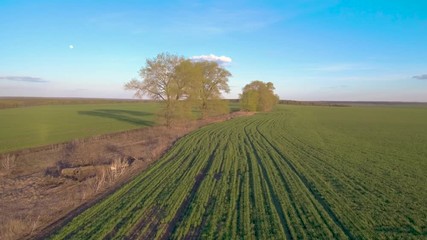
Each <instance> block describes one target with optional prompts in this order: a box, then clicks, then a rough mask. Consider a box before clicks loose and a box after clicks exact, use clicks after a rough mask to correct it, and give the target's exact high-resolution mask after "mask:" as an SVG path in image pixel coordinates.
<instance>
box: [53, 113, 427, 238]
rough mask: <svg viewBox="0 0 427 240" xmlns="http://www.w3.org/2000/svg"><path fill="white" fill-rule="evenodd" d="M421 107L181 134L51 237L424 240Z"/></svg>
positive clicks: (297, 116) (426, 121) (426, 165)
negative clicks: (145, 166)
mask: <svg viewBox="0 0 427 240" xmlns="http://www.w3.org/2000/svg"><path fill="white" fill-rule="evenodd" d="M426 146H427V111H426V109H425V108H390V107H346V108H338V107H301V106H286V107H284V106H280V107H278V108H277V110H276V111H275V112H272V113H266V114H257V115H255V116H252V117H244V118H237V119H234V120H230V121H227V122H223V123H218V124H213V125H209V126H206V127H204V128H202V129H200V130H198V131H195V132H193V133H191V134H189V135H187V136H186V137H184V138H182V139H180V140H179V141H178V142H177V143H176V144H175V146H174V147H173V148H172V149H171V150H170V151H169V152H168V153H167V154H166V155H165V156H163V157H162V159H160V160H159V161H157V162H156V163H155V164H154V165H152V166H151V167H150V168H149V169H148V170H146V171H144V172H143V173H142V174H140V175H139V176H138V177H137V178H135V179H134V180H133V181H132V182H130V183H128V184H127V185H125V186H124V187H123V188H121V189H120V190H118V191H117V192H116V193H114V194H113V195H110V196H109V197H108V198H106V199H105V200H103V201H101V202H99V203H98V204H96V205H94V206H93V207H91V208H89V209H88V210H86V211H85V212H83V213H82V214H80V215H79V216H77V217H75V218H74V219H73V220H72V221H71V222H69V223H68V224H67V225H66V226H64V227H63V228H62V229H60V230H59V231H57V232H56V233H55V234H54V235H53V236H51V238H52V239H102V238H108V239H139V238H145V239H152V238H162V239H183V238H210V239H295V238H298V239H299V238H301V239H390V238H391V239H420V238H426V237H427V191H426V189H427V175H426V172H427V148H426Z"/></svg>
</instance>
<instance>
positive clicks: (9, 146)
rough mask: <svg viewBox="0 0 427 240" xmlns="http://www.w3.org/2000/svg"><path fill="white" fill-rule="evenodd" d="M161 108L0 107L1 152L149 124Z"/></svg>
mask: <svg viewBox="0 0 427 240" xmlns="http://www.w3.org/2000/svg"><path fill="white" fill-rule="evenodd" d="M158 108H159V105H158V104H157V103H140V102H139V103H108V104H74V105H44V106H33V107H23V108H9V109H0V126H1V129H0V153H1V152H6V151H13V150H18V149H23V148H28V147H36V146H42V145H46V144H52V143H58V142H64V141H69V140H72V139H75V138H82V137H89V136H93V135H98V134H104V133H111V132H118V131H124V130H129V129H133V128H139V127H143V126H150V125H153V124H154V121H155V112H156V111H157V110H158Z"/></svg>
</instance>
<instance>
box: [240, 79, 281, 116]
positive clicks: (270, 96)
mask: <svg viewBox="0 0 427 240" xmlns="http://www.w3.org/2000/svg"><path fill="white" fill-rule="evenodd" d="M274 89H275V88H274V85H273V83H271V82H267V83H265V82H262V81H259V80H256V81H252V82H251V83H249V84H247V85H246V86H245V87H244V88H243V91H242V94H240V108H241V109H242V110H244V111H260V112H267V111H271V110H272V108H273V107H274V105H276V104H277V103H278V101H279V97H278V96H277V95H276V94H274Z"/></svg>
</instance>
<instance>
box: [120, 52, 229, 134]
mask: <svg viewBox="0 0 427 240" xmlns="http://www.w3.org/2000/svg"><path fill="white" fill-rule="evenodd" d="M139 75H140V77H141V79H142V80H141V81H139V80H137V79H133V80H131V81H130V82H128V83H126V84H125V89H127V90H135V91H136V92H135V96H137V97H140V98H142V97H143V96H144V95H145V96H148V97H150V98H152V99H154V100H160V101H161V102H163V104H164V107H163V111H162V113H161V116H162V117H163V119H164V120H165V123H166V125H167V126H171V124H172V123H173V122H174V121H177V120H183V119H187V118H191V117H192V116H193V109H198V110H200V112H201V114H202V117H206V116H210V115H216V114H223V113H227V112H228V102H226V101H224V100H222V99H221V93H222V92H227V93H228V92H229V91H230V88H229V86H228V78H229V77H230V76H231V74H230V72H228V71H227V70H226V69H224V68H222V67H221V66H219V65H218V63H216V62H208V61H202V62H194V61H191V60H189V59H186V58H184V57H180V56H176V55H172V54H168V53H161V54H158V55H157V56H156V57H155V58H154V59H147V61H146V64H145V66H143V67H142V68H141V70H140V72H139Z"/></svg>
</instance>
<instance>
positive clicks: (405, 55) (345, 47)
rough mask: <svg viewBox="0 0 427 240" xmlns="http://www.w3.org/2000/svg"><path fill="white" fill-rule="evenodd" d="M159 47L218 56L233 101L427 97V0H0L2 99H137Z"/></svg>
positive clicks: (189, 55)
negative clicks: (271, 89)
mask: <svg viewBox="0 0 427 240" xmlns="http://www.w3.org/2000/svg"><path fill="white" fill-rule="evenodd" d="M163 52H168V53H171V54H176V55H182V56H184V57H187V58H193V59H205V60H213V61H217V62H219V63H220V64H221V66H223V67H224V68H226V69H227V70H228V71H230V72H231V73H232V75H233V76H232V77H231V78H230V79H229V85H230V88H231V92H230V93H229V94H225V95H224V97H226V98H237V97H238V95H239V93H240V92H241V89H242V88H243V87H244V85H246V84H248V83H249V82H251V81H253V80H262V81H265V82H272V83H274V86H275V87H276V93H277V94H278V95H279V96H280V98H281V99H292V100H309V101H314V100H324V101H333V100H335V101H424V102H427V1H421V0H375V1H373V0H346V1H338V0H294V1H292V0H290V1H261V0H260V1H239V0H237V1H228V0H226V1H223V0H216V1H197V0H191V1H190V0H176V1H157V0H155V1H151V0H148V1H129V0H122V1H107V0H104V1H97V0H91V1H89V0H87V1H78V0H74V1H64V0H63V1H43V0H38V1H31V0H28V1H19V0H14V1H4V0H0V96H38V97H96V98H132V96H133V92H131V91H125V90H124V88H123V85H124V84H125V83H126V82H128V81H130V80H131V79H133V78H138V77H139V76H138V71H139V69H141V67H143V66H144V65H145V61H146V59H152V58H154V57H155V56H156V55H157V54H159V53H163Z"/></svg>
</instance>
